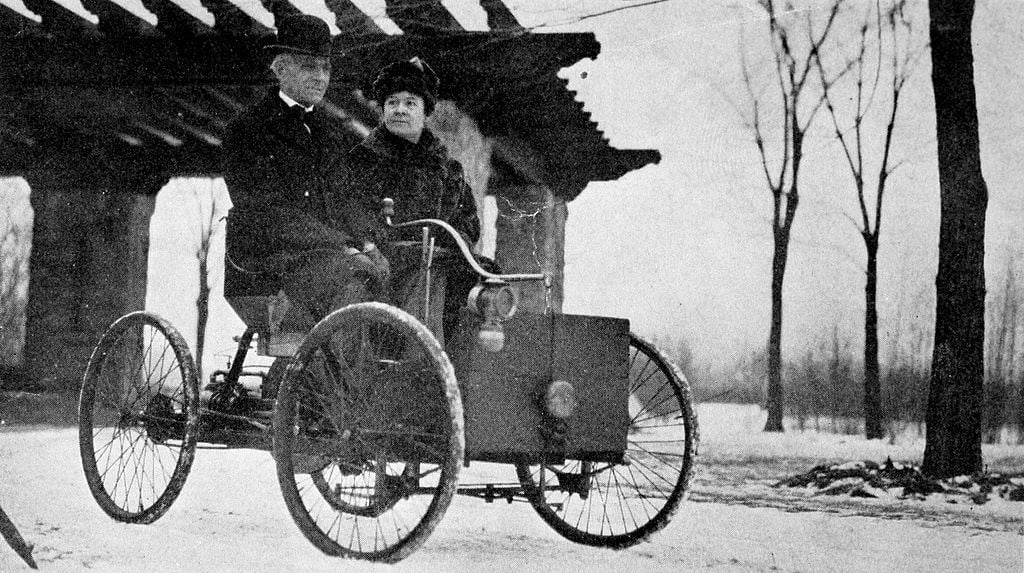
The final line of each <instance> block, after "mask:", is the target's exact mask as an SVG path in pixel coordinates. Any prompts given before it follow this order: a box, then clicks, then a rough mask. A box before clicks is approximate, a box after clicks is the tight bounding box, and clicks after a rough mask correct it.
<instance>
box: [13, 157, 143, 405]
mask: <svg viewBox="0 0 1024 573" xmlns="http://www.w3.org/2000/svg"><path fill="white" fill-rule="evenodd" d="M29 185H30V186H31V202H32V208H33V210H34V212H35V221H34V225H33V240H32V253H31V257H30V270H29V298H28V311H27V317H26V336H25V361H24V371H25V376H26V378H27V379H28V380H30V381H31V383H32V385H33V386H35V387H38V388H40V389H44V390H49V391H73V390H75V389H77V387H78V385H79V384H80V382H81V377H82V374H83V373H84V371H85V366H86V364H87V363H88V359H89V355H90V353H91V352H92V348H93V346H94V345H95V344H96V341H97V340H98V339H99V337H100V335H101V334H102V333H103V331H104V330H105V329H106V328H107V326H109V324H110V323H111V322H113V321H114V320H115V319H116V318H117V317H119V316H121V315H122V314H125V313H127V312H129V311H132V310H139V309H142V308H143V305H144V304H145V294H146V255H147V252H148V249H149V217H150V215H151V214H152V212H153V204H154V197H153V193H148V192H145V191H148V189H146V190H143V189H136V188H131V187H128V186H126V187H124V188H117V189H114V188H111V187H109V186H104V187H103V188H99V189H96V188H92V189H89V188H88V186H87V185H83V184H82V181H80V180H79V181H76V180H75V179H73V178H62V177H60V176H59V175H58V174H52V173H51V174H46V175H45V176H38V177H32V178H29Z"/></svg>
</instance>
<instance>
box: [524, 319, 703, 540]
mask: <svg viewBox="0 0 1024 573" xmlns="http://www.w3.org/2000/svg"><path fill="white" fill-rule="evenodd" d="M629 347H630V348H629V415H630V425H629V435H628V438H627V446H626V451H625V453H624V456H623V460H622V463H621V464H610V463H606V462H590V461H583V460H571V459H567V460H564V461H563V462H562V463H558V464H540V465H536V466H528V465H524V464H517V465H516V473H517V475H518V477H519V481H520V483H521V484H522V486H523V490H524V492H525V493H526V496H527V498H528V499H529V500H530V503H531V505H533V507H534V509H536V510H537V513H538V514H539V515H540V517H541V519H543V520H544V521H545V522H546V523H547V524H548V525H550V526H551V527H552V528H553V529H554V530H555V531H557V532H558V533H559V534H561V535H562V536H563V537H565V538H567V539H569V540H571V541H575V542H577V543H582V544H585V545H595V546H599V547H611V548H616V549H620V548H624V547H629V546H631V545H635V544H636V543H639V542H640V541H642V540H644V539H646V538H647V537H648V536H649V535H651V534H652V533H654V532H655V531H658V530H660V529H661V528H663V527H665V525H667V524H668V521H669V519H670V518H671V517H672V514H673V513H675V511H676V509H678V507H679V503H680V501H682V499H683V497H684V495H685V493H686V491H687V488H688V486H689V481H690V476H691V474H692V473H693V462H694V458H695V457H696V455H697V441H698V430H697V418H696V416H695V415H694V412H693V405H692V403H691V402H690V388H689V385H688V384H687V382H686V378H685V377H683V375H682V374H681V373H680V372H679V370H678V369H677V368H676V367H675V366H674V365H673V364H672V363H671V362H669V361H668V359H666V358H665V357H664V356H663V355H662V354H661V353H660V352H659V351H658V350H657V348H655V347H654V345H652V344H651V343H649V342H647V341H646V340H643V339H642V338H640V337H638V336H635V335H630V341H629Z"/></svg>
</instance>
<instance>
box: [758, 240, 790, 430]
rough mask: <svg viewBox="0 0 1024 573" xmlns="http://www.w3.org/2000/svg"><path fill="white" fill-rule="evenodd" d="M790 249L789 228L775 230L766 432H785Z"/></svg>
mask: <svg viewBox="0 0 1024 573" xmlns="http://www.w3.org/2000/svg"><path fill="white" fill-rule="evenodd" d="M788 247H789V230H788V228H778V229H775V252H774V254H773V256H772V326H771V331H770V332H769V335H768V399H767V404H766V408H767V410H768V421H767V422H765V425H764V431H765V432H782V431H783V427H782V414H783V404H784V402H783V398H784V396H783V390H782V280H783V278H784V277H785V275H786V256H787V254H788Z"/></svg>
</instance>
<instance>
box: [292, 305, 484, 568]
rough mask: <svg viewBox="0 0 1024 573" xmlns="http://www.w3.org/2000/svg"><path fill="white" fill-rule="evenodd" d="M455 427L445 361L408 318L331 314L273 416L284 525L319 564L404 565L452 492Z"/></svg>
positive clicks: (458, 458) (301, 355) (365, 308)
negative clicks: (321, 558)
mask: <svg viewBox="0 0 1024 573" xmlns="http://www.w3.org/2000/svg"><path fill="white" fill-rule="evenodd" d="M462 423H463V419H462V400H461V397H460V394H459V388H458V385H457V384H456V381H455V372H454V370H453V368H452V365H451V362H450V361H449V360H448V356H447V355H446V354H445V353H444V351H443V350H442V349H441V347H440V345H439V344H438V342H437V340H436V339H435V338H434V336H433V335H432V334H431V333H430V331H429V330H427V328H426V327H425V326H423V325H422V324H421V323H420V322H419V321H417V320H416V319H415V318H413V317H412V315H410V314H408V313H406V312H404V311H402V310H400V309H397V308H395V307H392V306H389V305H385V304H380V303H361V304H355V305H351V306H348V307H345V308H343V309H341V310H338V311H335V312H333V313H331V314H330V315H328V316H327V317H326V318H324V319H323V320H322V321H320V323H318V324H317V325H316V326H315V327H314V328H313V330H312V332H310V334H309V336H308V337H307V338H306V340H305V341H304V342H303V344H302V346H301V348H300V349H299V351H298V352H297V353H296V356H295V359H294V361H293V362H292V364H290V365H289V366H288V369H287V371H286V373H285V376H284V380H283V381H282V383H281V387H280V391H279V393H278V401H277V407H276V409H275V412H274V458H275V460H276V463H277V476H278V481H279V483H280V485H281V491H282V494H283V495H284V499H285V503H286V504H287V506H288V510H289V512H290V513H291V515H292V518H293V519H294V520H295V523H296V524H297V525H298V527H299V529H300V530H301V531H302V532H303V534H304V535H305V536H306V537H307V538H308V539H309V540H310V541H311V542H312V543H313V544H314V545H316V546H317V547H318V548H319V549H320V550H321V551H323V552H324V553H327V554H329V555H336V556H341V557H353V558H358V559H366V560H371V561H387V562H394V561H398V560H400V559H402V558H404V557H406V556H407V555H409V554H410V553H412V552H413V551H415V550H416V548H418V547H419V546H420V545H421V544H422V543H423V542H424V541H425V540H426V538H427V537H428V536H429V535H430V533H431V532H432V531H433V529H434V527H435V526H436V525H437V523H438V522H439V521H440V519H441V517H442V516H443V515H444V513H445V511H446V510H447V508H448V505H449V503H450V502H451V499H452V496H453V495H454V493H455V487H456V480H457V478H458V472H459V469H460V467H461V465H462V460H463V455H464V450H465V442H464V437H463V429H462Z"/></svg>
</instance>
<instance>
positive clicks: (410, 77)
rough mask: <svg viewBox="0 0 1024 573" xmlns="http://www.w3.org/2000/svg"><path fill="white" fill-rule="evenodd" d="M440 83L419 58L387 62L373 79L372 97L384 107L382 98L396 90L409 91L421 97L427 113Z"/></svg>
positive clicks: (384, 98) (433, 101) (435, 100)
mask: <svg viewBox="0 0 1024 573" xmlns="http://www.w3.org/2000/svg"><path fill="white" fill-rule="evenodd" d="M440 85H441V83H440V81H439V80H438V79H437V74H435V73H434V70H432V69H430V66H428V65H427V63H426V62H424V61H423V60H421V59H419V58H413V59H411V60H409V61H400V62H395V63H393V64H389V65H387V66H385V67H384V69H382V70H381V71H380V74H378V75H377V79H376V80H374V81H373V99H374V100H376V101H377V103H378V104H380V106H381V107H384V100H386V99H387V98H388V96H389V95H391V94H393V93H397V92H409V93H413V94H416V95H418V96H420V97H422V98H423V106H424V109H425V111H426V112H427V115H430V114H431V113H433V111H434V105H435V104H436V103H437V90H438V88H439V87H440Z"/></svg>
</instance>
